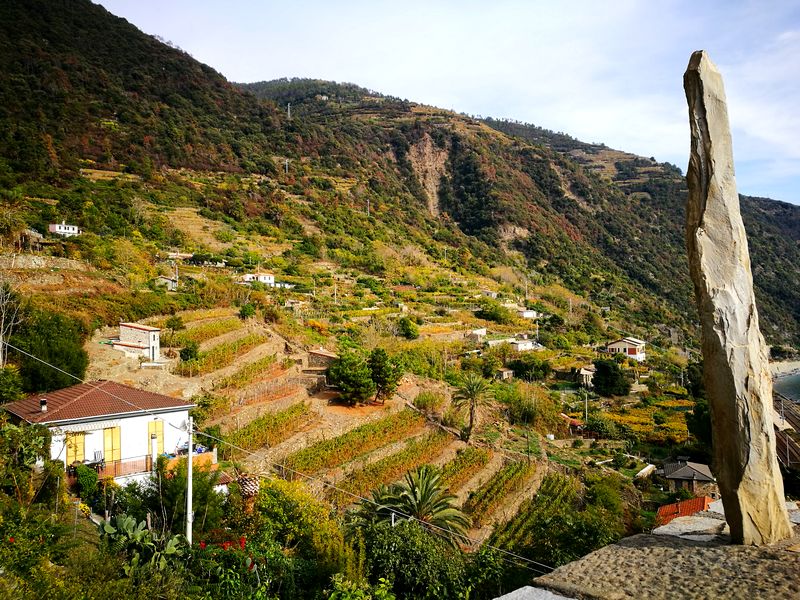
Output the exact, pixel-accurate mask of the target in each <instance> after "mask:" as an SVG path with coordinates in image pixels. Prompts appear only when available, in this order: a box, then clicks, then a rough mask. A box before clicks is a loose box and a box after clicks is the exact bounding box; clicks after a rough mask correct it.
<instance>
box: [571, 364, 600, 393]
mask: <svg viewBox="0 0 800 600" xmlns="http://www.w3.org/2000/svg"><path fill="white" fill-rule="evenodd" d="M596 370H597V369H596V368H595V366H594V365H587V366H585V367H581V368H580V369H578V372H577V374H576V381H575V383H577V384H578V385H579V386H581V387H584V388H587V389H591V388H593V387H594V374H595V371H596Z"/></svg>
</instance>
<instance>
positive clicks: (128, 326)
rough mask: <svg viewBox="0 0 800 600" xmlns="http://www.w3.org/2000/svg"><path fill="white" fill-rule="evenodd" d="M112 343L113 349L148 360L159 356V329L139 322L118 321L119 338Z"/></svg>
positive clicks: (155, 359) (153, 359)
mask: <svg viewBox="0 0 800 600" xmlns="http://www.w3.org/2000/svg"><path fill="white" fill-rule="evenodd" d="M112 343H113V346H114V350H122V351H123V352H125V354H129V355H133V356H139V355H141V356H144V357H145V358H147V360H149V361H157V360H158V359H159V358H161V330H160V329H159V328H158V327H150V325H142V324H141V323H120V324H119V339H118V340H115V341H114V342H112Z"/></svg>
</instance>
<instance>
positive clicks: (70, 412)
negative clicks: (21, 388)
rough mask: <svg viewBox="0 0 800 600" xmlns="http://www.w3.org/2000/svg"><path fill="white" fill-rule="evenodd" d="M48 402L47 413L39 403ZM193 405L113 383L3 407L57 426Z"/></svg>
mask: <svg viewBox="0 0 800 600" xmlns="http://www.w3.org/2000/svg"><path fill="white" fill-rule="evenodd" d="M42 398H45V399H47V412H42V411H41V408H40V400H41V399H42ZM193 406H194V404H192V403H190V402H185V401H183V400H178V399H177V398H170V397H169V396H164V395H163V394H156V393H154V392H147V391H145V390H139V389H136V388H132V387H130V386H127V385H123V384H121V383H116V382H114V381H105V380H100V381H91V382H87V383H79V384H78V385H73V386H71V387H68V388H64V389H62V390H56V391H54V392H46V393H42V394H33V395H31V396H28V397H27V398H24V399H22V400H18V401H17V402H11V403H9V404H6V405H5V406H4V407H3V408H4V409H5V410H7V411H8V412H10V413H11V414H14V415H17V416H18V417H20V418H21V419H24V420H25V421H27V422H29V423H55V422H60V421H69V420H72V419H90V418H92V417H108V416H111V415H120V414H130V413H138V412H142V411H148V410H163V409H168V408H191V407H193Z"/></svg>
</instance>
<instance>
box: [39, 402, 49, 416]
mask: <svg viewBox="0 0 800 600" xmlns="http://www.w3.org/2000/svg"><path fill="white" fill-rule="evenodd" d="M39 408H40V409H41V411H42V412H43V413H46V412H47V398H39Z"/></svg>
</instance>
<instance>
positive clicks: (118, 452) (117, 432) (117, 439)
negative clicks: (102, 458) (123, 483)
mask: <svg viewBox="0 0 800 600" xmlns="http://www.w3.org/2000/svg"><path fill="white" fill-rule="evenodd" d="M113 435H114V460H120V459H121V458H122V430H121V428H120V427H114V434H113Z"/></svg>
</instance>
